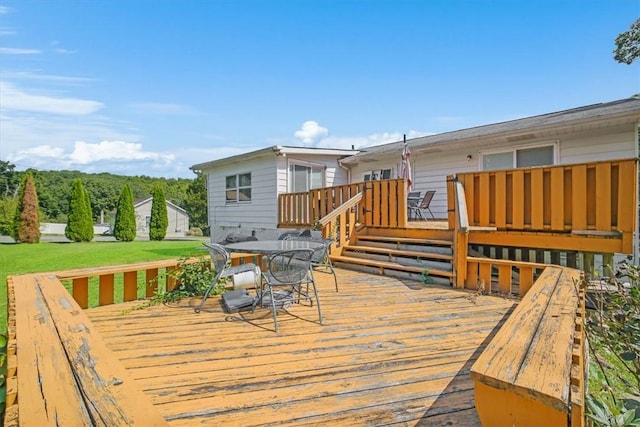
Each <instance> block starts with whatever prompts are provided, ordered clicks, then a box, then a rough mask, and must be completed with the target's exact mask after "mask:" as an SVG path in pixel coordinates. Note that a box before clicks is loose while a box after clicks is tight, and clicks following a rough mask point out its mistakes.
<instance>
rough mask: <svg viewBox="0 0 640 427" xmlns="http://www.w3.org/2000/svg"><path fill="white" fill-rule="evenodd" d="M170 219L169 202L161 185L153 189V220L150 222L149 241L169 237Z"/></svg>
mask: <svg viewBox="0 0 640 427" xmlns="http://www.w3.org/2000/svg"><path fill="white" fill-rule="evenodd" d="M168 226H169V218H168V216H167V200H166V198H165V196H164V191H163V190H162V187H161V186H160V185H156V186H155V187H154V189H153V202H152V203H151V220H150V221H149V239H150V240H162V239H164V238H165V236H166V235H167V227H168Z"/></svg>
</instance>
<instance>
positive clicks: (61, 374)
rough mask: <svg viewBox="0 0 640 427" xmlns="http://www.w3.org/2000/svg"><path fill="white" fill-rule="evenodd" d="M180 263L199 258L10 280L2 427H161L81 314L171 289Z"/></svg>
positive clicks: (240, 257) (238, 259)
mask: <svg viewBox="0 0 640 427" xmlns="http://www.w3.org/2000/svg"><path fill="white" fill-rule="evenodd" d="M203 256H204V257H207V256H208V255H206V253H203ZM254 257H255V254H236V253H234V254H232V261H231V262H232V264H237V263H242V262H253V261H254ZM183 261H185V262H196V261H198V258H192V259H190V260H180V259H169V260H163V261H153V262H143V263H137V264H126V265H119V266H109V267H96V268H86V269H78V270H67V271H59V272H50V273H38V274H28V275H22V276H9V277H8V278H7V299H8V301H7V336H8V343H7V380H6V384H7V394H6V412H5V420H4V425H5V426H18V425H23V426H41V425H74V426H75V425H105V426H112V425H134V424H137V425H145V426H147V425H148V426H152V425H164V420H163V419H162V418H161V417H159V416H158V415H157V413H156V412H155V409H154V408H153V407H152V406H151V404H150V402H148V401H147V400H146V398H145V397H144V396H142V394H141V392H139V391H138V390H137V389H136V388H135V387H134V386H132V385H131V384H132V380H131V379H130V378H129V377H128V376H127V374H126V372H124V369H123V368H122V367H121V366H120V365H119V364H118V363H117V362H116V359H115V356H113V355H112V354H110V352H109V350H108V349H106V347H105V346H104V343H103V342H102V340H101V339H100V338H99V334H97V332H96V331H95V330H93V328H92V326H91V323H90V321H89V320H88V318H87V317H86V316H85V315H84V313H83V312H82V308H88V307H90V306H91V307H94V306H102V305H108V304H113V303H114V302H116V294H118V295H122V296H121V298H119V299H118V300H122V301H133V300H136V299H138V298H139V295H138V287H139V286H140V287H144V288H145V291H143V295H142V296H143V297H149V296H152V295H154V293H155V292H156V290H157V289H158V288H161V289H162V290H171V289H173V288H174V287H175V286H176V285H177V282H176V280H175V275H171V274H168V273H169V272H171V271H176V270H177V269H179V267H180V263H181V262H183ZM65 288H66V289H65ZM70 296H71V297H72V298H69V297H70ZM90 296H91V297H90ZM74 355H77V357H75V356H74ZM85 362H87V363H85ZM87 402H91V403H92V405H87ZM20 408H22V411H20Z"/></svg>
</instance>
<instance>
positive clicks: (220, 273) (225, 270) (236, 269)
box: [194, 243, 260, 313]
mask: <svg viewBox="0 0 640 427" xmlns="http://www.w3.org/2000/svg"><path fill="white" fill-rule="evenodd" d="M204 245H205V246H206V248H207V249H208V250H209V254H211V264H212V265H213V268H214V269H215V272H216V275H215V277H214V278H213V280H212V281H211V284H210V285H209V288H208V289H207V291H206V292H205V293H204V296H203V297H202V302H200V305H199V306H198V307H195V308H194V311H195V312H196V313H200V310H202V307H203V306H204V303H205V301H207V298H208V297H209V294H210V293H211V290H212V289H213V287H214V286H215V285H216V283H218V281H219V280H220V279H223V278H227V277H231V276H233V275H234V274H239V273H245V272H249V271H254V272H255V273H256V290H257V289H258V288H259V280H260V267H258V266H257V265H255V264H253V263H245V264H240V265H236V266H231V265H229V260H230V259H231V257H230V256H229V252H227V250H226V249H225V248H224V246H222V245H219V244H217V243H204Z"/></svg>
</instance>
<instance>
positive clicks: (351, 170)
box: [191, 98, 640, 241]
mask: <svg viewBox="0 0 640 427" xmlns="http://www.w3.org/2000/svg"><path fill="white" fill-rule="evenodd" d="M639 126H640V99H638V98H628V99H622V100H618V101H614V102H608V103H602V104H595V105H588V106H584V107H579V108H574V109H570V110H564V111H558V112H553V113H548V114H543V115H539V116H533V117H527V118H523V119H518V120H512V121H508V122H502V123H496V124H490V125H486V126H479V127H474V128H469V129H463V130H459V131H453V132H446V133H442V134H438V135H430V136H424V137H420V138H414V139H411V140H408V141H407V144H408V147H409V149H410V150H411V160H412V162H411V165H412V168H411V170H412V174H413V188H414V189H415V190H420V191H422V192H423V193H424V191H427V190H436V195H435V197H434V199H433V201H432V203H431V206H430V208H431V210H432V211H433V213H434V214H435V216H436V217H437V218H445V217H446V215H447V191H446V177H447V176H448V175H452V174H455V173H461V172H470V171H479V170H488V169H501V168H513V167H526V166H537V165H551V164H570V163H582V162H589V161H596V160H612V159H623V158H634V157H635V158H637V157H638V155H639V153H638V141H639V137H638V127H639ZM402 149H403V141H398V142H393V143H390V144H384V145H379V146H375V147H368V148H366V149H363V150H360V151H350V150H320V149H310V148H296V147H269V148H265V149H263V150H258V151H254V152H251V153H246V154H242V155H238V156H233V157H228V158H225V159H219V160H215V161H212V162H208V163H201V164H198V165H194V166H192V167H191V169H193V170H199V171H202V172H203V173H204V174H206V175H207V177H208V179H207V185H208V187H207V188H208V207H209V224H210V225H211V230H212V236H214V237H213V239H214V240H215V241H219V240H223V239H224V238H225V236H226V235H227V234H229V233H231V232H238V233H241V234H247V235H250V234H251V232H252V231H255V232H256V236H258V237H259V238H260V239H262V238H271V237H274V236H277V235H279V234H280V233H282V232H283V230H276V227H277V211H278V206H277V202H278V198H277V196H278V194H281V193H285V192H295V191H306V190H308V189H309V188H315V187H323V186H333V185H340V184H346V183H351V182H360V181H365V180H367V179H381V178H387V177H388V178H396V177H397V174H398V165H399V164H400V159H401V157H400V156H401V153H402ZM297 165H299V166H300V168H298V167H297ZM323 168H324V173H323V174H322V178H321V179H320V178H316V180H314V177H319V176H320V172H319V171H321V170H323ZM303 176H305V177H307V178H306V181H305V182H306V184H305V185H303V184H301V182H302V181H304V180H302V179H298V177H303Z"/></svg>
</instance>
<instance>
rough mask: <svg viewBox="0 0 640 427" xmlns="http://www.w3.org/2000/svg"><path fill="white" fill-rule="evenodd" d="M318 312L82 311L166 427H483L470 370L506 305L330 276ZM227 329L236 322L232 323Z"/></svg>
mask: <svg viewBox="0 0 640 427" xmlns="http://www.w3.org/2000/svg"><path fill="white" fill-rule="evenodd" d="M337 274H338V280H339V282H340V292H335V287H334V284H333V278H332V276H331V275H328V274H322V273H318V274H317V275H316V277H317V279H318V282H319V290H320V302H321V304H322V305H321V307H322V314H323V317H324V325H319V324H318V319H317V311H316V308H315V307H308V306H305V305H295V306H293V307H291V308H290V309H289V310H288V312H287V313H281V314H279V316H278V322H279V324H280V333H278V334H276V333H275V332H274V331H273V320H272V318H271V314H270V312H268V311H266V310H260V311H257V312H256V313H253V314H251V313H245V315H244V317H245V320H229V318H228V316H227V315H225V314H224V313H223V312H222V309H221V306H220V300H219V297H212V298H210V299H209V300H208V301H207V304H206V305H205V307H204V308H203V310H202V312H201V313H200V314H196V313H194V312H193V309H192V307H193V306H194V305H195V304H196V303H197V302H198V301H197V300H195V299H192V300H183V301H181V302H180V303H177V304H174V305H171V306H155V307H150V308H144V309H141V310H131V311H127V310H129V309H131V308H135V307H136V306H138V305H140V302H130V303H125V304H118V305H111V306H104V307H97V308H93V309H90V310H87V311H86V312H87V314H88V316H89V317H90V319H91V321H92V322H93V323H94V325H95V327H96V329H97V330H98V331H99V332H100V333H101V334H102V335H103V337H104V340H105V342H106V344H107V346H108V347H109V348H110V349H111V350H113V351H114V352H115V353H116V356H117V357H118V359H119V360H120V361H121V362H122V364H123V365H124V366H125V368H126V369H127V371H128V373H129V374H130V375H131V376H132V377H133V378H134V381H136V383H137V384H138V385H139V387H140V388H141V389H142V390H143V391H144V392H145V393H146V394H147V395H148V396H149V397H150V399H151V400H152V402H153V404H154V405H156V407H157V408H158V410H159V411H160V412H161V414H162V415H163V416H164V417H165V419H167V421H169V423H170V424H172V425H174V426H189V425H196V424H197V425H220V424H223V423H224V424H225V425H242V426H248V425H269V424H271V425H273V424H276V423H278V424H279V423H283V424H288V425H327V424H328V423H331V424H333V425H336V424H337V425H346V424H348V425H376V426H377V425H464V426H468V425H479V421H478V418H477V415H476V412H475V408H474V403H473V382H472V381H471V379H470V378H469V369H470V368H471V365H472V364H473V362H474V361H475V359H476V358H477V357H478V355H479V353H480V352H481V351H482V349H483V348H484V346H485V345H486V343H487V338H488V337H489V336H490V335H491V334H492V332H495V330H496V328H497V327H498V325H500V324H501V322H502V321H503V320H504V318H505V316H506V314H507V313H508V312H509V311H510V310H511V309H512V307H513V304H514V302H513V301H512V300H508V299H504V298H500V297H493V296H480V297H477V296H475V295H474V294H472V293H469V292H465V291H458V290H453V289H450V288H446V287H441V286H426V287H425V286H422V285H421V284H419V283H416V282H402V281H399V280H397V279H394V278H391V277H384V276H375V275H369V274H366V273H361V272H355V271H349V270H343V269H337ZM232 318H235V319H238V316H237V315H233V316H232Z"/></svg>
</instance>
